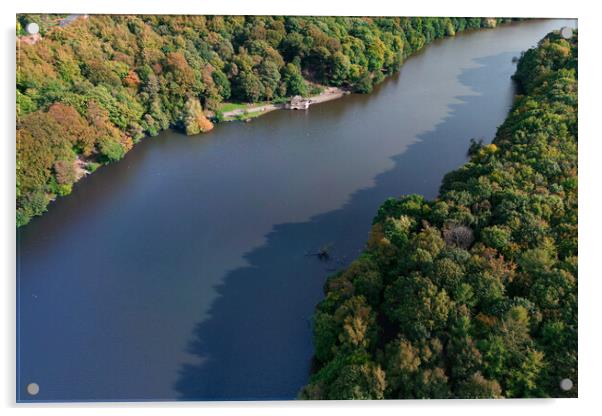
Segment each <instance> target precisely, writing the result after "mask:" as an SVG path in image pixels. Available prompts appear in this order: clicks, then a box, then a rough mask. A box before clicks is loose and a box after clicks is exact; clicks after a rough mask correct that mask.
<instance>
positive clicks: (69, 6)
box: [0, 0, 602, 416]
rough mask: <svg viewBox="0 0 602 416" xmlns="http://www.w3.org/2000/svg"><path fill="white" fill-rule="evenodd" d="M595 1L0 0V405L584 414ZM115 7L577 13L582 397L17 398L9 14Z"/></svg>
mask: <svg viewBox="0 0 602 416" xmlns="http://www.w3.org/2000/svg"><path fill="white" fill-rule="evenodd" d="M593 4H595V3H594V2H593V1H591V2H588V1H580V0H574V1H570V2H569V1H556V0H548V1H541V2H535V1H533V2H527V1H525V0H503V1H499V0H498V1H489V2H487V1H482V0H481V1H470V0H447V1H429V2H426V1H403V2H399V4H394V3H393V1H392V0H389V1H386V0H369V1H366V0H363V1H357V0H347V1H345V0H329V1H326V0H297V1H294V0H289V1H287V0H228V1H212V2H205V1H199V0H197V1H194V0H169V1H163V0H130V1H129V2H126V1H124V0H103V1H102V3H101V2H94V3H92V2H83V1H81V0H79V1H77V0H54V1H44V0H27V1H22V2H15V1H10V0H4V1H3V2H2V6H1V7H2V14H1V16H2V23H3V25H2V34H3V36H2V43H1V45H2V55H1V56H2V58H3V59H2V61H3V62H4V63H3V64H2V65H1V66H0V70H1V71H2V78H1V79H2V81H3V82H2V96H1V97H2V98H1V99H0V105H1V111H0V114H1V116H2V121H3V125H4V132H5V135H4V136H5V137H3V138H2V140H1V146H2V148H1V150H0V155H2V158H3V162H4V163H2V164H1V166H2V168H1V169H0V175H1V176H0V177H1V180H0V185H1V186H2V193H1V195H2V196H3V199H2V204H1V205H0V209H1V215H0V219H1V224H2V234H1V235H2V246H1V249H0V255H1V256H2V258H1V261H0V265H2V266H3V270H4V273H2V275H1V278H0V279H1V280H2V282H3V284H4V288H3V290H2V292H1V293H2V296H3V299H2V312H3V314H2V315H3V316H2V320H0V322H1V325H2V332H1V334H2V335H3V338H2V342H0V349H1V350H2V354H1V355H0V357H1V359H2V360H3V364H4V365H3V366H2V367H1V368H2V369H3V371H2V375H1V376H0V395H1V398H2V400H1V402H0V403H1V404H2V405H3V406H4V407H7V408H8V409H7V410H8V412H9V413H11V414H12V413H13V412H19V413H20V414H29V413H33V412H35V411H43V412H45V413H46V414H51V415H54V414H57V415H63V414H74V413H75V414H81V413H90V414H99V413H101V412H104V411H105V410H106V409H119V412H120V413H121V412H123V411H126V412H127V413H128V414H140V415H155V414H157V415H164V414H165V413H166V412H170V413H172V412H176V413H178V414H194V415H199V414H204V413H207V412H209V413H211V414H236V415H239V414H251V415H262V416H263V415H271V414H274V415H281V414H283V413H287V414H300V415H301V414H302V415H305V414H307V413H309V412H311V413H312V414H316V415H332V414H333V413H339V412H345V413H346V414H349V415H359V414H362V415H365V414H366V413H369V412H370V411H377V412H378V413H379V415H380V414H395V415H399V414H400V413H401V412H404V413H408V414H418V413H419V414H420V415H422V414H437V415H445V416H447V415H455V414H458V415H463V416H464V415H470V414H478V415H483V414H484V413H487V415H488V416H489V415H498V414H499V415H505V416H507V415H508V414H509V413H515V412H518V414H522V413H526V412H529V413H535V414H537V413H541V414H546V415H563V416H566V415H567V414H571V415H573V414H574V415H576V414H590V413H594V409H596V408H597V410H598V412H599V409H600V408H601V407H602V406H600V401H599V399H598V397H599V396H600V392H599V391H598V389H599V387H602V382H601V380H600V376H601V375H602V368H601V365H600V362H601V360H600V353H599V350H600V339H601V336H600V334H599V330H600V321H599V319H598V318H599V317H600V308H599V307H597V305H596V304H599V303H600V302H599V301H598V298H600V297H601V296H602V285H601V283H600V282H601V281H602V276H601V275H600V273H599V270H600V266H599V264H598V262H596V261H595V260H596V256H597V255H599V253H598V251H599V250H600V249H599V248H598V247H599V246H600V245H601V244H600V236H602V232H601V231H602V230H601V229H600V228H601V227H600V218H601V214H599V213H598V211H599V207H600V206H601V202H602V201H601V199H602V198H601V197H600V192H599V190H600V181H599V179H602V175H601V172H600V169H599V168H598V166H600V164H601V163H600V162H599V161H598V159H599V158H600V157H601V156H602V151H601V150H602V145H601V143H602V138H601V137H600V136H601V135H600V134H599V130H600V126H599V125H598V124H599V123H596V124H594V121H597V120H596V119H599V118H600V115H599V113H600V108H601V105H600V100H601V97H602V91H600V82H599V79H600V75H599V73H600V68H601V66H600V47H599V46H600V42H599V39H600V33H601V29H600V25H599V19H600V13H599V12H597V11H596V10H594V7H593ZM18 12H19V13H26V12H29V13H37V12H40V13H41V12H45V13H61V12H62V13H66V12H69V13H120V14H146V13H156V14H161V13H162V14H272V15H276V14H286V15H390V16H509V17H517V16H520V17H572V18H578V19H579V32H580V36H579V38H580V39H579V41H580V45H579V54H580V57H579V59H580V65H579V68H580V69H579V84H580V88H579V101H580V114H579V131H580V146H579V150H580V152H579V156H580V158H579V173H580V175H579V176H580V179H579V186H580V194H579V199H580V209H579V220H580V227H579V246H580V256H579V258H580V262H579V263H580V268H581V273H580V288H579V289H580V290H579V395H580V398H579V399H575V400H504V401H465V400H454V401H443V400H442V401H387V402H353V403H350V402H221V403H220V402H218V403H215V402H212V403H134V404H106V403H105V404H103V403H100V404H81V403H75V404H60V405H49V404H44V405H16V404H15V220H14V200H15V199H14V197H15V184H14V174H15V149H14V135H15V133H14V123H15V100H14V98H15V84H14V80H15V39H14V28H15V14H16V13H18Z"/></svg>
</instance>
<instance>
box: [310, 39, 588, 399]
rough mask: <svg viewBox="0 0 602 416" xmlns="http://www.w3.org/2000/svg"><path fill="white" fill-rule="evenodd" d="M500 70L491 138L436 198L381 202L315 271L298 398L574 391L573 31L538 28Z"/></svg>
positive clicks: (477, 146) (498, 395) (452, 175)
mask: <svg viewBox="0 0 602 416" xmlns="http://www.w3.org/2000/svg"><path fill="white" fill-rule="evenodd" d="M514 79H515V80H516V82H517V84H518V88H519V94H520V95H518V96H517V97H516V101H515V103H514V105H513V108H512V110H511V111H510V114H509V115H508V117H507V118H506V120H505V122H504V123H503V124H502V125H501V126H500V127H499V128H498V131H497V133H496V137H495V139H494V140H493V142H492V143H491V144H483V143H480V142H477V141H474V142H473V143H472V145H471V147H470V149H469V157H470V160H469V162H467V163H466V164H465V165H464V166H462V167H461V168H459V169H457V170H455V171H453V172H450V173H449V174H447V175H446V177H445V178H444V180H443V183H442V185H441V189H440V196H439V197H438V198H437V199H435V200H432V201H428V200H425V199H424V198H423V197H421V196H419V195H409V196H403V197H400V198H395V199H394V198H391V199H389V200H387V201H386V202H385V203H384V204H383V205H382V206H381V208H380V209H379V211H378V213H377V215H376V217H375V219H374V221H373V226H372V230H371V233H370V236H369V240H368V243H367V246H366V249H365V251H364V252H363V253H362V254H361V255H360V256H359V258H358V259H356V260H355V261H354V262H353V263H352V264H351V265H350V266H349V267H348V268H347V269H346V270H344V271H343V272H340V273H337V274H335V275H333V276H331V277H330V278H329V279H328V280H327V282H326V284H325V287H324V291H325V299H324V300H323V301H322V302H321V303H320V304H319V305H318V306H317V308H316V311H315V315H314V318H313V329H314V346H315V357H314V369H313V371H312V376H311V379H310V382H309V384H308V385H307V386H305V387H304V388H303V389H302V390H301V392H300V393H299V397H300V398H302V399H396V398H405V399H421V398H503V397H508V398H512V397H576V396H577V391H578V386H577V378H578V377H577V263H578V262H577V254H578V253H577V133H578V132H577V35H576V34H574V36H573V37H572V38H571V39H570V40H566V39H564V38H562V37H561V36H560V34H559V33H557V32H554V33H551V34H549V35H547V36H546V37H545V38H544V39H543V40H542V41H541V42H540V43H539V45H538V46H537V47H536V48H533V49H530V50H529V51H527V52H526V53H524V54H523V55H522V56H521V58H520V60H519V62H518V67H517V70H516V74H515V76H514ZM563 379H570V380H571V381H572V382H573V383H574V385H573V387H572V389H570V390H568V391H565V390H563V389H562V388H561V387H560V382H561V380H563Z"/></svg>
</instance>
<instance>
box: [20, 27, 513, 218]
mask: <svg viewBox="0 0 602 416" xmlns="http://www.w3.org/2000/svg"><path fill="white" fill-rule="evenodd" d="M52 17H53V16H52V15H49V16H45V17H43V18H40V17H39V16H35V15H19V16H18V20H19V22H20V24H22V25H23V26H25V25H27V24H28V22H31V21H39V22H40V23H41V24H42V26H41V27H42V29H43V30H42V32H41V33H43V36H42V37H41V38H40V39H39V41H36V42H34V43H31V42H26V41H25V38H21V37H20V38H18V39H17V140H16V143H17V192H16V194H17V200H16V202H17V210H16V214H17V215H16V217H17V226H18V227H19V226H22V225H25V224H27V223H28V222H29V221H30V220H31V219H32V218H33V217H35V216H39V215H42V214H43V213H44V212H45V211H46V210H47V206H48V204H49V203H50V202H51V201H54V200H55V199H56V198H57V197H59V196H66V195H69V194H70V193H71V191H72V188H73V185H74V184H75V183H76V182H78V181H79V180H80V179H81V178H82V176H81V175H78V174H77V170H78V163H80V162H83V163H84V164H85V166H86V170H87V171H88V172H93V171H95V170H96V169H97V168H98V167H99V166H102V165H106V164H109V163H112V162H116V161H118V160H120V159H122V158H123V157H124V156H125V154H126V153H127V152H128V151H129V150H131V149H132V148H133V146H134V145H135V144H137V143H138V142H140V141H141V140H142V139H143V138H144V137H146V136H149V135H150V136H154V135H156V134H158V133H159V132H160V131H162V130H165V129H167V128H169V127H174V128H176V129H178V130H181V131H184V132H186V134H188V135H195V134H198V133H206V132H209V131H211V130H212V129H213V124H212V122H211V121H210V120H209V118H208V117H209V116H210V114H215V115H216V118H217V119H219V118H220V117H219V108H220V105H221V103H222V102H224V101H228V99H235V100H239V101H242V102H250V103H253V102H267V101H272V102H274V103H275V102H282V101H283V100H286V98H287V97H293V96H308V95H311V94H315V89H316V87H317V85H318V84H328V85H331V86H338V87H344V88H346V89H348V90H351V91H354V92H360V93H369V92H371V91H372V89H373V88H374V86H376V85H378V84H379V83H380V82H382V80H383V79H385V78H386V76H387V75H391V74H393V73H396V72H397V71H399V68H400V66H401V64H402V63H403V61H404V60H405V59H406V58H407V57H409V56H411V55H412V54H413V53H416V52H417V51H420V50H421V49H422V48H423V47H424V46H426V45H428V44H430V43H431V42H433V41H434V40H437V39H441V38H444V37H449V36H455V35H456V34H457V33H461V32H465V31H471V30H476V29H480V28H494V27H496V26H497V25H498V24H502V23H508V22H512V21H513V19H511V18H480V17H476V18H464V17H458V18H456V17H454V18H449V17H372V18H364V17H312V16H303V17H295V16H131V15H130V16H128V15H112V16H108V15H91V16H88V17H87V18H86V19H75V20H73V21H70V24H68V25H66V26H62V27H53V28H51V27H50V26H52V23H51V22H52V21H53V19H52ZM54 17H55V18H57V19H58V18H60V16H57V15H55V16H54ZM48 25H50V26H48ZM46 29H48V30H46ZM82 38H85V39H86V42H83V43H82V42H81V39H82ZM140 39H142V42H140ZM274 108H275V107H272V105H271V104H267V105H266V106H265V108H264V110H265V111H255V112H251V113H249V114H248V115H242V116H241V118H243V119H245V120H250V119H251V118H255V117H257V116H259V115H261V114H263V112H267V111H268V110H271V109H274Z"/></svg>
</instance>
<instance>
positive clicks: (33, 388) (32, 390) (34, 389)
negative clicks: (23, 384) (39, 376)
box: [27, 383, 40, 396]
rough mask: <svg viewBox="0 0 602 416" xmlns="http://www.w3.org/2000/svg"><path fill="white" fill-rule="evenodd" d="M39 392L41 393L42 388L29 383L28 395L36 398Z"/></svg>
mask: <svg viewBox="0 0 602 416" xmlns="http://www.w3.org/2000/svg"><path fill="white" fill-rule="evenodd" d="M39 392H40V386H38V383H29V384H28V385H27V393H28V394H29V395H30V396H35V395H36V394H38V393H39Z"/></svg>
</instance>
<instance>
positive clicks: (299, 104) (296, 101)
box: [285, 95, 311, 110]
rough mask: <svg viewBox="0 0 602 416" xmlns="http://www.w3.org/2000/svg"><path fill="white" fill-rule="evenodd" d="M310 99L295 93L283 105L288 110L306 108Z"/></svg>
mask: <svg viewBox="0 0 602 416" xmlns="http://www.w3.org/2000/svg"><path fill="white" fill-rule="evenodd" d="M310 104H311V100H309V99H307V98H303V97H301V96H300V95H295V96H294V97H293V98H291V100H290V101H289V102H288V103H286V105H285V107H286V108H288V109H289V110H307V109H308V108H309V105H310Z"/></svg>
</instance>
